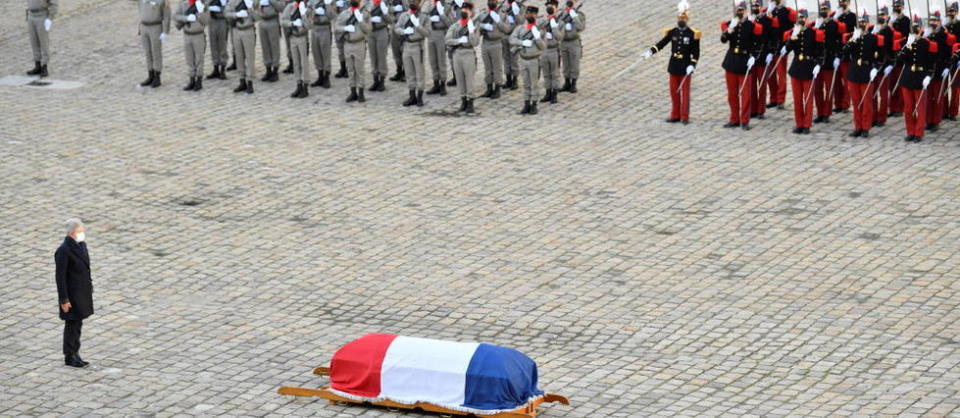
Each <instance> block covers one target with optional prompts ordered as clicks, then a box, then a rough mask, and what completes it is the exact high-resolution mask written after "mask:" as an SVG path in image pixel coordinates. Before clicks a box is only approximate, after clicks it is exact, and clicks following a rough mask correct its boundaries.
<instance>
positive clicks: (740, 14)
mask: <svg viewBox="0 0 960 418" xmlns="http://www.w3.org/2000/svg"><path fill="white" fill-rule="evenodd" d="M734 16H736V17H737V19H743V12H737V13H736V14H735V15H734Z"/></svg>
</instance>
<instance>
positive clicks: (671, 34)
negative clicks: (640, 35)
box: [650, 26, 700, 76]
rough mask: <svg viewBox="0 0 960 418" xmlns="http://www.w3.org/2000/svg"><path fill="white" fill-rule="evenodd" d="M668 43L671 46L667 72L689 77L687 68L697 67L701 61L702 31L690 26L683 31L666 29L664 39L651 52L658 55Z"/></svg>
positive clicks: (676, 28) (675, 28)
mask: <svg viewBox="0 0 960 418" xmlns="http://www.w3.org/2000/svg"><path fill="white" fill-rule="evenodd" d="M668 43H669V44H671V46H670V63H669V64H667V72H668V73H670V74H672V75H680V76H683V75H687V67H688V66H690V65H693V66H694V67H696V66H697V60H699V59H700V31H698V30H696V29H694V28H691V27H689V26H687V27H685V28H683V29H680V28H678V27H673V28H667V29H664V30H663V39H661V40H660V42H657V44H656V45H654V46H653V47H651V48H650V52H651V53H654V54H656V53H657V52H658V51H661V50H663V48H664V47H665V46H667V44H668Z"/></svg>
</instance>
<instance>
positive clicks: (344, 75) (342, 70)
mask: <svg viewBox="0 0 960 418" xmlns="http://www.w3.org/2000/svg"><path fill="white" fill-rule="evenodd" d="M333 77H334V78H347V62H346V61H340V71H337V74H335V75H334V76H333Z"/></svg>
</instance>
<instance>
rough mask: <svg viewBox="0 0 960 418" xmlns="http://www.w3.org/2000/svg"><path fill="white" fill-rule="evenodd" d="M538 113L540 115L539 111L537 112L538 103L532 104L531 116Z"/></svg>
mask: <svg viewBox="0 0 960 418" xmlns="http://www.w3.org/2000/svg"><path fill="white" fill-rule="evenodd" d="M537 113H539V111H538V110H537V102H536V101H533V102H530V114H531V115H536V114H537Z"/></svg>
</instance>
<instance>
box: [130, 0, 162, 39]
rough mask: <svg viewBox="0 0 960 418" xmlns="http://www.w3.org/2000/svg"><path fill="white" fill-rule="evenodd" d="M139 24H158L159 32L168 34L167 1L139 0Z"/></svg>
mask: <svg viewBox="0 0 960 418" xmlns="http://www.w3.org/2000/svg"><path fill="white" fill-rule="evenodd" d="M138 4H139V5H140V23H141V24H145V25H155V24H157V23H160V24H161V25H162V27H161V28H160V32H162V33H170V5H169V4H168V3H167V0H139V1H138Z"/></svg>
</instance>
